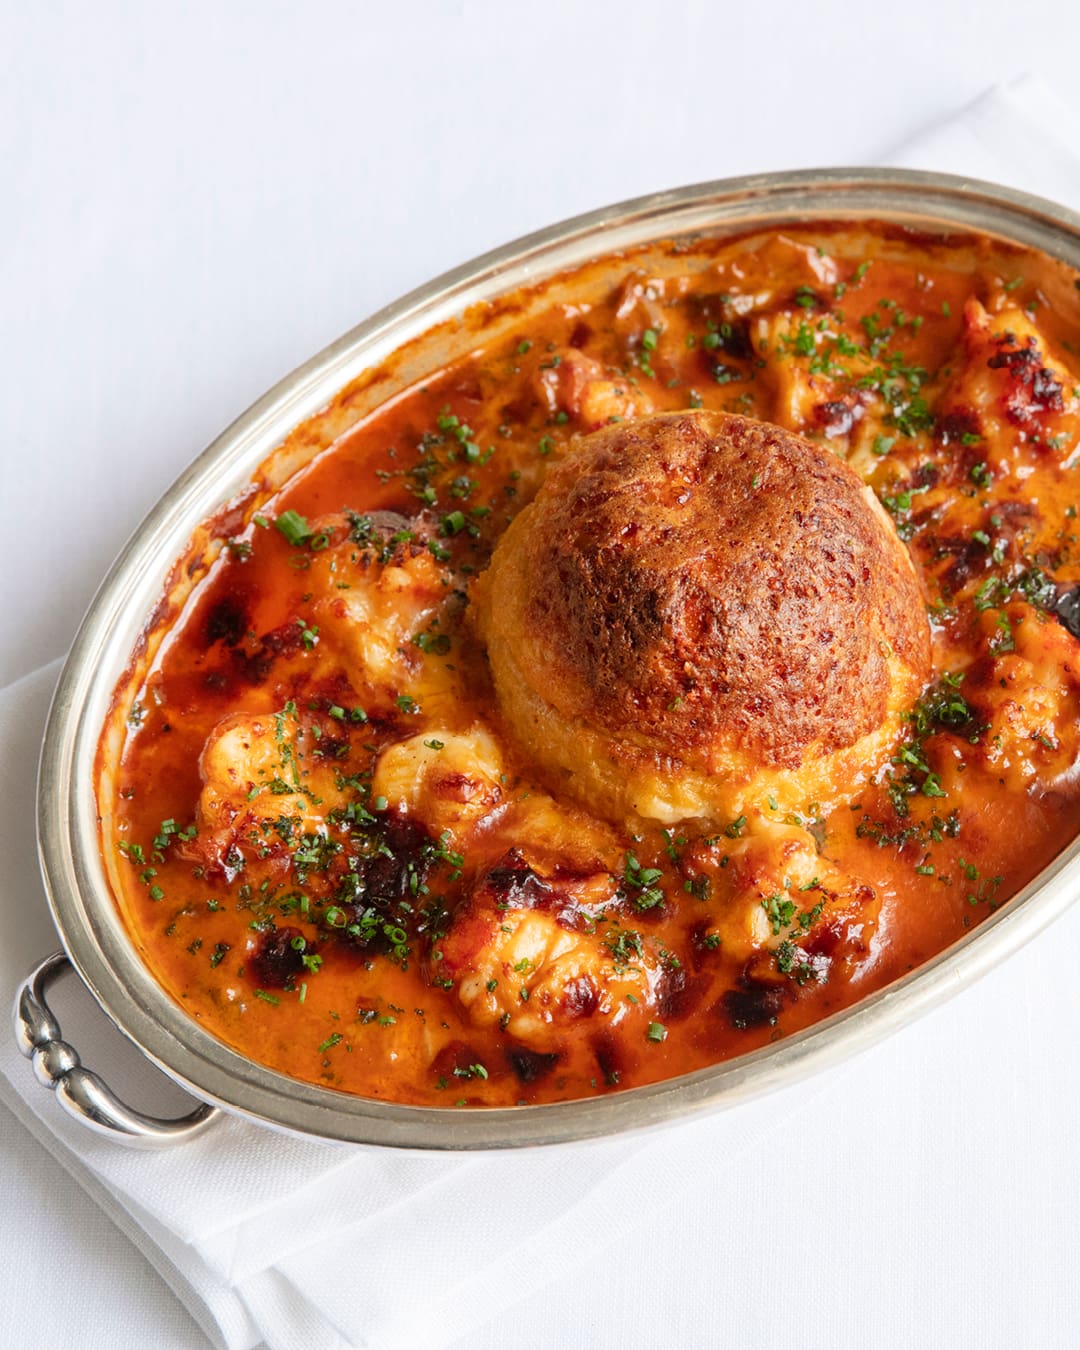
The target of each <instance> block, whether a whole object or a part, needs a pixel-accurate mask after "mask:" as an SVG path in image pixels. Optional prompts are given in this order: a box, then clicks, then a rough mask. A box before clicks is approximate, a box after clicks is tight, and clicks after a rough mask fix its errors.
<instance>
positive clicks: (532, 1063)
mask: <svg viewBox="0 0 1080 1350" xmlns="http://www.w3.org/2000/svg"><path fill="white" fill-rule="evenodd" d="M506 1058H507V1062H508V1063H509V1065H510V1067H511V1069H513V1071H514V1073H515V1074H516V1075H517V1078H518V1081H519V1082H521V1083H535V1082H536V1080H537V1079H538V1078H544V1077H545V1076H546V1075H547V1074H549V1073H550V1072H551V1071H552V1069H554V1067H555V1065H556V1064H558V1062H559V1056H558V1055H541V1054H539V1053H538V1052H537V1051H536V1050H526V1049H525V1048H524V1046H514V1048H513V1049H510V1050H507V1052H506Z"/></svg>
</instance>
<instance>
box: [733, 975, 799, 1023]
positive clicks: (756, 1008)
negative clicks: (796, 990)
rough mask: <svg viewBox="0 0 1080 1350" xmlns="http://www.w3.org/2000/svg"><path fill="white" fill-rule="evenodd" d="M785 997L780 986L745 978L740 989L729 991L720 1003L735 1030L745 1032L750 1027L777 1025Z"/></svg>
mask: <svg viewBox="0 0 1080 1350" xmlns="http://www.w3.org/2000/svg"><path fill="white" fill-rule="evenodd" d="M784 997H785V995H784V990H783V988H782V987H781V986H779V985H774V984H761V983H759V982H758V981H756V980H750V979H745V978H744V979H743V980H742V981H740V987H739V988H737V989H729V990H728V991H727V993H726V994H725V995H724V996H723V998H722V999H721V1000H720V1003H721V1006H722V1007H723V1010H724V1012H725V1013H726V1014H727V1016H728V1019H729V1021H730V1022H731V1025H732V1026H733V1027H734V1028H735V1030H736V1031H745V1030H747V1029H748V1028H750V1027H764V1026H773V1025H775V1023H776V1019H777V1017H778V1016H779V1013H780V1009H781V1008H782V1007H783V1005H784Z"/></svg>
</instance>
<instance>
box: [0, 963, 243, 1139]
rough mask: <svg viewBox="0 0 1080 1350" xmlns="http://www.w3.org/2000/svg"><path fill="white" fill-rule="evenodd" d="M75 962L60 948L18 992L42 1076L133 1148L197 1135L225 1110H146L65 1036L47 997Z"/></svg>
mask: <svg viewBox="0 0 1080 1350" xmlns="http://www.w3.org/2000/svg"><path fill="white" fill-rule="evenodd" d="M70 964H71V962H70V960H69V958H68V955H67V953H66V952H54V953H53V954H52V955H51V956H47V957H46V958H45V960H44V961H42V962H41V963H40V964H39V965H37V966H36V967H35V968H34V970H32V971H31V973H30V974H29V975H28V976H27V977H26V979H25V980H24V981H23V982H22V984H21V985H20V986H19V988H18V990H17V992H16V994H15V1009H14V1018H15V1039H16V1041H17V1042H18V1046H19V1049H20V1050H21V1051H22V1053H23V1054H24V1055H25V1056H26V1058H27V1059H29V1060H30V1061H31V1062H32V1064H33V1066H34V1074H35V1075H36V1077H37V1079H38V1082H40V1083H42V1084H44V1086H45V1087H47V1088H51V1089H53V1090H54V1091H55V1092H56V1096H57V1098H58V1100H59V1102H60V1105H61V1106H62V1107H63V1108H64V1110H65V1111H66V1112H67V1113H68V1115H69V1116H72V1117H73V1118H74V1119H75V1120H77V1121H79V1122H80V1123H81V1124H83V1125H86V1126H87V1127H88V1128H89V1129H91V1130H93V1131H94V1132H95V1133H97V1134H100V1135H104V1136H105V1137H106V1138H109V1139H112V1140H115V1141H117V1142H119V1143H122V1144H127V1145H129V1146H130V1147H132V1148H164V1147H167V1146H170V1145H176V1144H183V1143H186V1142H187V1141H188V1140H189V1139H194V1138H195V1136H196V1135H197V1134H201V1133H202V1132H203V1130H205V1129H206V1128H207V1127H208V1126H209V1125H212V1124H213V1122H214V1121H215V1120H217V1118H218V1117H219V1116H220V1115H221V1114H222V1113H221V1111H220V1109H219V1108H218V1107H216V1106H209V1105H207V1104H206V1103H205V1102H204V1103H202V1104H200V1105H199V1106H197V1107H196V1108H195V1110H194V1111H192V1112H191V1113H190V1114H189V1115H186V1116H180V1117H179V1118H178V1119H176V1120H160V1119H159V1118H158V1117H156V1116H145V1115H143V1114H142V1112H141V1111H136V1110H134V1109H133V1108H131V1107H130V1106H125V1105H124V1103H123V1102H122V1101H121V1100H120V1099H119V1097H117V1096H116V1094H115V1093H114V1092H113V1091H112V1089H111V1088H109V1087H108V1086H107V1085H106V1084H105V1083H104V1082H103V1081H102V1079H100V1078H99V1077H98V1075H97V1074H96V1073H94V1072H93V1071H92V1070H90V1069H87V1068H84V1067H83V1063H82V1060H81V1059H80V1058H79V1054H78V1051H76V1050H75V1049H74V1048H73V1047H72V1046H70V1045H68V1043H67V1042H66V1041H65V1040H64V1039H63V1037H62V1034H61V1031H60V1023H59V1022H58V1021H57V1020H56V1018H55V1017H54V1016H53V1013H52V1011H51V1009H50V1008H49V1004H48V1001H47V998H46V994H47V992H48V989H49V986H50V985H51V984H52V983H53V981H54V980H55V979H56V978H57V976H58V975H60V974H61V973H62V972H63V971H64V970H65V969H66V968H67V967H68V966H69V965H70Z"/></svg>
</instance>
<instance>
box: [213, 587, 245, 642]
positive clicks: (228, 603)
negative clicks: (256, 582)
mask: <svg viewBox="0 0 1080 1350" xmlns="http://www.w3.org/2000/svg"><path fill="white" fill-rule="evenodd" d="M205 631H206V645H207V646H208V647H212V646H213V644H214V643H215V642H224V643H225V645H226V646H228V647H235V646H236V644H237V643H238V642H239V641H240V639H241V638H242V637H243V636H244V634H245V633H246V632H247V631H248V612H247V606H246V605H245V604H244V603H243V602H242V601H241V600H240V599H238V598H237V597H236V596H231V595H227V596H225V597H224V598H223V599H221V600H219V601H218V602H217V603H216V604H215V605H213V606H212V607H211V609H210V613H209V614H208V615H207V616H206V630H205Z"/></svg>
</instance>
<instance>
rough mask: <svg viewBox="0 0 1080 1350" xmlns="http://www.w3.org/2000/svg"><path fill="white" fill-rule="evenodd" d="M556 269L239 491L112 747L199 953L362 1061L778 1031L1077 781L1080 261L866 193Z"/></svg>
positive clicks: (461, 1069)
mask: <svg viewBox="0 0 1080 1350" xmlns="http://www.w3.org/2000/svg"><path fill="white" fill-rule="evenodd" d="M661 258H662V261H663V266H660V265H658V260H659V259H661ZM568 280H569V279H568V278H566V277H563V278H560V279H559V281H560V286H561V287H562V289H563V291H565V288H566V284H567V282H568ZM501 312H502V313H505V312H506V303H505V302H504V303H503V305H502V306H501ZM522 314H523V315H525V316H526V317H524V318H523V319H522V323H521V326H520V329H519V331H517V332H515V333H513V335H512V336H510V337H507V336H505V335H501V336H498V337H497V338H495V337H493V338H492V339H491V340H489V341H488V340H485V339H484V332H483V327H482V326H481V328H480V330H479V335H478V341H477V344H476V350H475V352H474V353H473V354H472V355H471V356H468V357H466V358H465V359H463V360H461V361H458V362H456V363H455V364H453V365H451V366H449V367H448V368H446V369H444V370H443V371H441V372H439V373H438V374H437V375H436V376H434V377H432V378H430V379H428V380H427V381H426V382H425V383H424V384H423V385H420V386H415V387H412V388H409V389H407V390H405V391H404V392H403V393H402V394H400V395H399V396H398V397H396V398H394V399H393V400H392V401H390V402H388V403H386V404H385V405H384V406H383V407H382V408H381V409H379V410H377V411H376V412H375V413H374V414H372V415H371V416H369V417H367V418H366V419H365V420H364V421H362V422H361V423H360V424H359V425H357V426H355V427H354V428H352V429H351V430H350V431H349V432H347V433H346V434H345V435H344V436H343V437H342V438H341V439H340V440H339V441H338V442H337V443H336V444H335V445H333V446H332V447H331V448H330V449H329V450H327V451H326V452H324V453H323V454H321V455H319V456H317V457H316V458H315V459H314V460H313V461H312V462H311V463H310V464H309V465H308V466H307V467H306V468H304V469H302V470H301V471H300V472H299V473H297V474H296V475H295V476H294V477H293V478H292V479H291V480H290V481H289V482H287V483H286V485H285V486H284V488H283V489H282V490H281V491H280V492H279V493H277V495H276V496H275V497H273V498H272V499H271V500H270V501H269V502H266V503H262V504H260V505H259V506H258V508H257V509H256V508H255V507H253V506H250V505H249V506H247V507H245V506H244V505H243V504H242V503H241V504H239V505H238V506H237V507H236V508H235V509H234V510H232V511H231V512H227V513H224V514H223V515H222V516H221V517H220V518H218V519H217V520H216V521H214V522H211V524H210V527H209V528H210V530H211V532H212V533H216V534H217V535H218V536H219V537H220V539H221V541H222V547H221V552H220V556H219V557H218V559H217V561H216V562H215V563H214V565H213V566H212V567H211V568H210V570H209V572H208V573H207V575H206V577H205V578H204V579H203V580H202V581H201V582H200V583H199V585H198V586H197V587H196V589H195V590H194V592H193V593H192V595H191V597H190V599H189V600H188V602H187V603H186V605H185V606H184V607H183V610H182V612H180V613H178V614H172V613H167V614H166V617H165V618H163V619H159V620H157V621H156V626H155V621H152V623H151V629H150V631H151V634H154V635H156V636H159V637H163V640H162V641H161V642H160V644H159V645H158V646H157V648H156V653H155V655H154V659H153V661H152V663H151V664H150V666H149V669H148V671H147V672H146V673H145V678H143V677H142V676H141V675H140V677H139V679H138V680H135V681H134V682H132V681H130V680H129V681H128V682H126V683H124V684H122V686H121V688H120V690H119V691H118V694H117V699H118V705H117V706H118V715H122V716H123V717H126V719H127V724H128V725H127V734H126V742H125V746H124V751H123V756H122V759H121V761H120V763H119V767H117V766H116V765H113V764H109V763H108V756H107V754H106V751H105V748H104V746H105V742H104V740H103V749H102V751H101V752H100V754H99V766H100V781H101V784H102V786H101V800H100V803H99V805H100V809H101V814H102V820H103V825H102V847H103V850H104V852H105V855H106V860H107V864H108V867H109V870H110V874H111V876H112V877H113V880H114V884H115V887H116V889H117V893H118V894H117V899H118V903H119V904H120V905H121V908H122V910H123V913H124V915H125V918H126V921H127V923H128V925H129V927H130V930H131V932H132V935H133V938H134V940H135V941H136V943H137V945H138V947H139V949H140V950H141V951H142V953H143V954H144V956H145V959H146V961H147V962H148V964H149V965H150V967H151V968H152V970H153V971H154V973H155V975H156V976H157V978H158V979H159V980H160V981H161V983H162V984H163V985H164V987H165V988H166V989H168V990H169V991H170V992H171V993H172V995H173V996H174V997H175V998H176V999H177V1000H178V1001H179V1002H180V1003H181V1004H182V1006H183V1007H185V1008H186V1009H187V1010H188V1011H189V1013H190V1014H191V1015H192V1016H193V1017H195V1018H196V1019H198V1020H199V1021H200V1022H201V1023H202V1024H203V1025H204V1026H206V1027H207V1028H208V1029H209V1030H210V1031H212V1032H213V1033H214V1034H215V1035H217V1036H218V1037H220V1038H221V1039H222V1040H224V1041H226V1042H227V1043H228V1044H230V1045H232V1046H234V1047H235V1048H237V1049H238V1050H240V1051H241V1052H242V1053H244V1054H246V1055H248V1056H250V1057H251V1058H253V1059H255V1060H258V1061H260V1062H262V1063H264V1064H267V1065H269V1066H271V1067H273V1068H275V1069H278V1070H280V1071H282V1072H283V1073H286V1074H289V1075H292V1076H293V1077H296V1078H299V1079H303V1080H306V1081H310V1082H313V1083H317V1084H321V1085H326V1086H331V1087H334V1088H338V1089H341V1090H344V1091H347V1092H351V1093H356V1094H360V1095H364V1096H370V1097H378V1098H384V1099H390V1100H395V1101H399V1102H409V1103H422V1104H426V1105H441V1106H454V1105H461V1106H463V1107H466V1106H470V1105H511V1104H515V1103H535V1102H546V1101H556V1100H564V1099H570V1098H578V1097H584V1096H590V1095H594V1094H601V1093H606V1092H610V1091H613V1090H617V1089H620V1088H626V1087H633V1086H637V1085H640V1084H643V1083H649V1082H654V1081H656V1080H658V1079H663V1078H668V1077H672V1076H674V1075H676V1074H679V1073H683V1072H686V1071H689V1070H692V1069H696V1068H701V1067H703V1066H705V1065H708V1064H712V1063H715V1062H716V1061H718V1060H721V1059H724V1058H727V1057H730V1056H732V1055H736V1054H740V1053H743V1052H744V1051H748V1050H751V1049H754V1048H757V1047H759V1046H761V1045H763V1044H766V1043H768V1042H769V1041H771V1040H774V1039H776V1038H778V1037H782V1036H784V1035H787V1034H789V1033H791V1032H792V1031H794V1030H797V1029H799V1028H801V1027H804V1026H807V1025H808V1024H810V1023H813V1022H814V1021H817V1020H819V1019H820V1018H822V1017H824V1016H826V1015H828V1014H829V1013H831V1012H834V1011H836V1010H838V1009H841V1008H843V1007H846V1006H848V1005H850V1004H851V1003H853V1002H854V1001H856V1000H857V999H859V998H860V997H862V996H864V995H865V994H867V993H869V992H871V991H872V990H875V989H877V988H880V987H881V986H882V985H884V984H886V983H887V982H888V981H890V980H892V979H894V978H896V977H897V976H898V975H900V974H903V973H904V972H905V971H907V970H910V969H911V968H913V967H914V966H916V965H918V964H919V963H920V962H922V961H924V960H926V959H927V958H928V957H929V956H931V955H933V954H934V953H936V952H938V951H940V950H941V949H942V948H943V947H945V946H947V945H948V944H949V943H950V942H952V941H953V940H955V939H956V938H957V937H959V936H960V935H962V934H963V932H964V931H965V930H966V929H967V928H969V927H970V926H971V925H973V924H976V923H978V922H979V921H980V920H981V919H983V918H985V917H986V916H987V915H988V914H989V913H991V912H992V911H993V910H994V909H995V908H996V907H997V906H999V905H1001V904H1002V903H1004V902H1005V901H1006V900H1007V899H1008V898H1009V896H1010V895H1011V894H1013V893H1014V892H1015V891H1016V890H1017V888H1018V887H1019V886H1021V885H1022V884H1023V883H1024V882H1026V881H1027V880H1029V879H1030V878H1031V877H1032V876H1033V875H1035V873H1036V872H1037V871H1038V870H1039V869H1040V868H1041V867H1042V866H1043V865H1044V864H1045V863H1046V862H1047V861H1049V859H1050V858H1051V857H1052V856H1053V855H1054V854H1055V852H1056V851H1057V850H1058V849H1059V848H1060V847H1061V846H1062V844H1063V843H1064V842H1065V841H1066V840H1067V839H1068V838H1070V837H1071V836H1072V835H1073V834H1074V833H1075V831H1076V828H1077V825H1078V824H1080V801H1078V791H1077V784H1076V776H1077V775H1076V763H1077V758H1078V753H1080V730H1078V728H1080V642H1078V640H1077V637H1076V636H1075V634H1076V633H1077V632H1080V624H1078V620H1077V615H1078V614H1080V601H1078V599H1077V596H1078V595H1080V554H1078V552H1077V529H1076V515H1077V509H1078V508H1080V478H1078V476H1077V475H1078V469H1077V467H1075V465H1076V464H1077V462H1078V457H1080V388H1078V376H1077V374H1075V373H1074V370H1075V369H1080V365H1078V360H1077V358H1076V357H1075V356H1074V354H1073V350H1072V339H1073V335H1074V334H1075V333H1076V332H1078V331H1080V329H1078V325H1077V320H1078V306H1077V299H1076V292H1075V288H1074V280H1073V275H1072V274H1071V273H1067V272H1066V271H1065V269H1064V268H1062V267H1061V265H1059V264H1057V263H1054V262H1052V261H1051V260H1050V259H1048V258H1045V257H1042V256H1041V255H1036V254H1032V253H1028V252H1024V251H1022V250H1018V249H1016V248H1014V247H1012V246H1008V245H1003V244H997V243H995V242H993V241H991V240H988V239H979V238H973V237H963V238H957V237H954V238H950V239H936V238H930V237H928V236H922V235H919V236H916V235H910V234H905V233H904V232H902V231H899V230H897V229H895V228H893V227H884V226H882V227H875V226H863V227H859V228H858V229H855V228H852V227H851V226H848V225H845V226H829V225H825V226H818V227H813V228H810V227H808V228H806V229H792V230H789V231H786V232H783V233H778V232H772V233H765V234H759V235H755V236H750V237H746V238H742V239H739V240H727V241H706V242H704V243H701V244H696V245H693V246H691V247H689V248H688V247H686V246H675V245H672V246H670V247H668V248H666V249H664V248H660V247H658V248H654V249H651V250H649V251H645V252H642V253H641V254H630V255H627V256H626V258H625V269H624V276H623V280H622V281H621V282H620V283H619V284H618V285H617V286H615V287H614V288H613V289H611V290H610V292H609V293H607V294H606V295H604V296H603V297H602V298H600V299H590V300H588V301H582V302H581V303H575V304H573V305H570V304H566V303H563V302H562V301H559V302H556V301H555V300H554V299H552V300H551V302H550V303H549V304H545V303H544V291H543V289H540V290H538V291H535V292H530V293H528V304H524V303H523V304H522ZM661 414H680V415H681V416H678V417H674V418H672V417H663V416H659V415H661ZM711 414H727V415H728V416H727V417H716V416H711ZM762 423H767V424H771V425H770V426H768V427H762V426H760V425H759V424H762ZM635 447H636V448H635ZM747 447H749V448H747ZM635 456H636V457H637V458H635ZM691 461H692V464H691ZM845 465H846V467H845ZM688 466H691V467H688ZM590 475H592V477H590ZM549 476H550V483H549V485H548V486H547V487H544V485H545V483H546V482H547V480H548V479H549ZM860 481H861V484H864V485H866V487H867V488H868V489H869V494H870V496H871V497H872V498H873V499H875V500H873V501H870V500H867V499H866V498H865V497H864V496H863V494H862V489H861V487H860ZM574 493H577V494H578V498H577V499H575V502H574V504H573V507H572V508H571V507H567V506H566V505H565V503H566V501H567V500H568V498H569V497H570V496H572V495H573V494H574ZM538 494H539V496H538ZM534 499H536V501H535V507H533V506H530V503H533V502H534ZM732 503H735V504H736V505H735V506H732V505H731V504H732ZM729 508H730V509H729ZM841 511H847V512H849V514H848V515H847V516H843V517H842V516H841V514H838V513H840V512H841ZM515 520H517V522H518V523H517V524H516V525H515V526H514V529H513V530H512V531H510V533H509V534H507V531H508V527H509V526H510V525H511V523H512V522H514V521H515ZM665 530H666V531H667V534H665V533H664V531H665ZM545 531H546V533H545ZM504 536H506V538H505V539H504ZM493 558H494V562H493ZM740 569H741V570H740ZM853 615H854V616H855V620H856V621H853ZM162 625H167V631H165V632H162ZM489 644H490V652H489ZM133 669H134V667H133ZM522 690H525V691H526V693H525V694H522V693H521V691H522ZM545 719H546V720H545Z"/></svg>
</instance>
